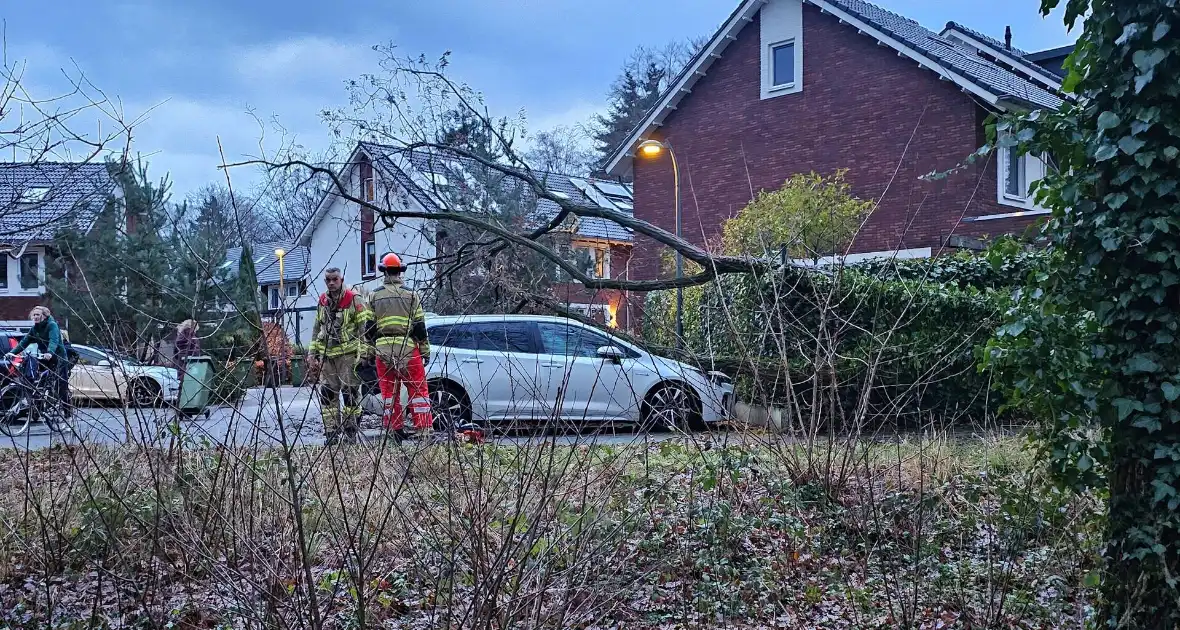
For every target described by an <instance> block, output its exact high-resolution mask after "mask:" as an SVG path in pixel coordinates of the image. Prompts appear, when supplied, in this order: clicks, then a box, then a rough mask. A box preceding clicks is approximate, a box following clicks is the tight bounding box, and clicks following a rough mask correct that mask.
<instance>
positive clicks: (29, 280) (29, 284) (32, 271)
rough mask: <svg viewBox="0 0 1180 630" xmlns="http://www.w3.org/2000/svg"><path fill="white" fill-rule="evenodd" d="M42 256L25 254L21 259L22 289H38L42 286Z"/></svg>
mask: <svg viewBox="0 0 1180 630" xmlns="http://www.w3.org/2000/svg"><path fill="white" fill-rule="evenodd" d="M39 263H40V256H39V255H38V254H35V253H34V254H25V255H23V256H21V257H20V288H22V289H37V288H40V286H41V269H40V264H39Z"/></svg>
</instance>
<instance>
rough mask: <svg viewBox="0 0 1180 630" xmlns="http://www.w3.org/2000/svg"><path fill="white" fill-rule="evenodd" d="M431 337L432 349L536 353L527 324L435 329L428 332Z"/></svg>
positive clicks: (463, 325) (474, 325)
mask: <svg viewBox="0 0 1180 630" xmlns="http://www.w3.org/2000/svg"><path fill="white" fill-rule="evenodd" d="M427 336H428V337H429V338H430V345H432V346H434V345H438V346H444V347H447V348H458V349H461V350H480V351H484V352H522V353H529V354H533V353H534V352H533V332H532V326H531V324H528V323H526V322H487V323H478V324H452V325H449V326H435V327H433V328H431V329H429V330H428V331H427Z"/></svg>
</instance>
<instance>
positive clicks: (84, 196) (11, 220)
mask: <svg viewBox="0 0 1180 630" xmlns="http://www.w3.org/2000/svg"><path fill="white" fill-rule="evenodd" d="M114 190H115V181H114V179H112V178H111V175H110V171H108V170H107V165H106V164H102V163H97V164H96V163H92V162H38V163H13V162H6V163H0V243H6V244H21V243H30V242H44V243H47V242H51V241H53V239H54V237H55V236H56V234H57V231H58V230H60V229H65V228H73V229H79V230H89V229H90V226H92V225H93V224H94V220H95V218H96V217H97V216H98V213H99V212H100V211H101V210H102V207H103V204H104V203H105V202H106V199H107V196H108V195H110V194H111V193H113V192H114Z"/></svg>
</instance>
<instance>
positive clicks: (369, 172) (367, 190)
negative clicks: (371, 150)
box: [360, 160, 377, 201]
mask: <svg viewBox="0 0 1180 630" xmlns="http://www.w3.org/2000/svg"><path fill="white" fill-rule="evenodd" d="M360 166H361V199H364V200H365V201H376V200H377V181H376V179H375V178H374V177H373V164H372V163H371V162H369V161H368V160H365V161H362V162H361V163H360Z"/></svg>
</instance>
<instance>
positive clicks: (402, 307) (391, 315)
mask: <svg viewBox="0 0 1180 630" xmlns="http://www.w3.org/2000/svg"><path fill="white" fill-rule="evenodd" d="M377 269H379V270H380V271H381V272H382V274H383V275H384V282H383V283H382V285H381V286H380V287H379V288H377V289H376V290H375V291H373V293H372V294H371V295H370V297H369V304H370V307H371V308H372V311H373V323H372V325H371V326H370V328H369V340H370V343H372V344H374V345H375V346H376V349H377V378H378V382H379V384H380V386H381V397H382V398H383V399H384V403H385V416H384V419H383V424H384V425H385V428H386V429H387V430H389V431H392V432H394V435H396V436H398V437H399V438H400V437H401V436H402V435H403V430H404V424H405V414H404V413H403V412H402V404H401V385H402V383H405V385H406V390H407V392H408V393H409V397H410V417H411V418H412V419H413V422H414V430H415V432H416V433H417V434H418V435H419V436H420V437H423V438H427V437H430V435H431V433H432V431H433V426H434V416H433V414H432V413H431V411H430V393H429V391H428V390H427V388H426V363H427V362H428V361H429V360H430V340H429V339H428V338H427V336H426V315H425V313H424V312H423V310H422V300H421V298H419V297H418V294H417V293H415V292H413V291H411V290H409V289H407V288H405V286H404V284H403V280H402V274H403V273H404V272H405V270H406V268H405V266H404V265H402V261H401V258H400V257H398V255H397V254H394V253H392V252H391V253H388V254H385V255H384V256H382V257H381V260H380V261H378V263H377Z"/></svg>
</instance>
